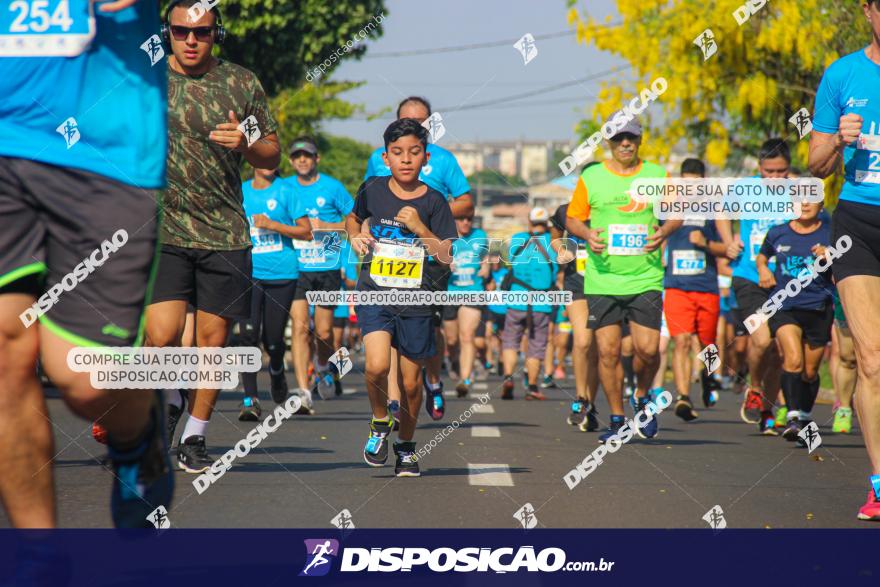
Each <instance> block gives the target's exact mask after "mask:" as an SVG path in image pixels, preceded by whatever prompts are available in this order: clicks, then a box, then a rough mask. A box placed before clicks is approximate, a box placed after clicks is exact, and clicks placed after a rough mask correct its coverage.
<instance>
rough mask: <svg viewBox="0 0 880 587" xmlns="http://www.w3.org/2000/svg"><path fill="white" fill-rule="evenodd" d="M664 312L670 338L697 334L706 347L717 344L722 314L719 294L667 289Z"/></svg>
mask: <svg viewBox="0 0 880 587" xmlns="http://www.w3.org/2000/svg"><path fill="white" fill-rule="evenodd" d="M663 312H664V313H665V314H666V326H667V328H668V329H669V336H670V337H674V336H676V335H679V334H696V335H697V336H699V337H700V344H702V345H704V346H705V345H709V344H712V343H714V342H715V336H716V333H717V332H718V315H719V314H720V313H721V305H720V298H719V296H718V294H714V293H705V292H701V291H683V290H680V289H667V290H666V293H665V295H664V297H663Z"/></svg>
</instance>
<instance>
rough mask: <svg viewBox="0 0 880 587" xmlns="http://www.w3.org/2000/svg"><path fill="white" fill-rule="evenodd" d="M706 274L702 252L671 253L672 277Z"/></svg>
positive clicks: (704, 258) (704, 254) (704, 256)
mask: <svg viewBox="0 0 880 587" xmlns="http://www.w3.org/2000/svg"><path fill="white" fill-rule="evenodd" d="M705 272H706V253H704V252H703V251H672V274H673V275H702V274H703V273H705Z"/></svg>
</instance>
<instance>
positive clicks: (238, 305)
mask: <svg viewBox="0 0 880 587" xmlns="http://www.w3.org/2000/svg"><path fill="white" fill-rule="evenodd" d="M196 5H199V2H198V0H183V1H181V2H177V3H172V4H171V7H170V11H168V12H167V19H166V24H167V31H168V35H167V42H168V43H169V44H170V46H171V51H172V53H173V54H172V55H171V56H170V57H169V59H168V66H169V67H168V78H169V80H168V109H169V111H168V189H167V190H166V191H165V193H164V194H163V196H162V199H161V207H162V228H161V230H160V239H161V247H162V248H161V254H160V258H159V268H158V272H157V275H156V277H155V281H154V285H153V295H152V302H151V305H150V306H149V307H148V308H147V323H146V327H147V341H148V344H149V345H150V346H159V347H163V346H178V345H180V344H181V336H182V332H183V327H184V322H185V317H186V312H187V305H188V304H189V305H192V306H193V307H194V308H195V310H196V316H195V344H196V346H199V347H222V346H225V344H226V340H227V338H228V336H229V330H230V328H231V326H232V323H233V321H235V320H241V319H245V318H247V317H249V315H250V305H251V301H250V290H251V251H250V246H251V239H250V234H249V229H248V222H247V219H246V218H245V214H244V208H243V196H242V192H241V179H240V177H239V168H240V166H241V162H242V159H244V160H245V161H247V162H248V163H250V164H251V165H252V166H254V167H257V168H263V169H272V168H275V167H277V166H278V164H279V161H280V151H279V147H278V138H277V136H276V135H275V128H276V124H275V121H274V120H273V119H272V116H271V115H270V114H269V108H268V105H267V103H266V95H265V93H264V92H263V88H262V86H261V85H260V82H259V80H258V79H257V78H256V76H255V75H254V74H253V73H251V72H250V71H248V70H247V69H244V68H243V67H239V66H238V65H235V64H232V63H229V62H228V61H224V60H221V59H217V58H214V57H213V56H212V55H211V50H212V48H213V46H214V43H215V42H216V41H222V37H223V35H224V34H225V33H224V32H223V30H222V24H221V22H222V21H221V19H220V15H219V12H218V11H217V9H216V8H212V9H211V10H210V11H205V10H204V9H201V10H199V9H200V8H201V6H200V5H199V6H197V7H196V8H195V9H193V10H190V8H192V7H193V6H196ZM193 16H197V17H198V18H197V19H196V20H192V17H193ZM217 395H218V391H217V390H216V389H197V390H195V391H194V392H191V393H190V417H189V419H188V420H187V423H186V427H185V428H184V431H183V434H182V435H181V438H180V443H179V445H178V452H177V459H178V462H179V464H180V467H181V468H182V469H184V470H186V471H188V472H190V473H202V472H204V471H205V470H207V469H208V467H210V465H211V463H212V462H213V460H212V459H210V458H209V457H208V453H207V448H206V447H205V430H206V428H207V424H208V420H209V419H210V417H211V413H212V412H213V409H214V403H215V401H216V399H217ZM169 403H170V404H171V407H170V408H169V436H171V437H172V438H169V443H170V442H172V441H173V434H174V428H175V426H176V423H177V420H178V419H179V417H180V415H181V413H182V404H183V398H182V396H181V395H179V394H178V393H177V392H176V391H174V393H172V394H170V397H169ZM178 404H180V405H178Z"/></svg>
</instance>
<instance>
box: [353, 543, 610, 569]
mask: <svg viewBox="0 0 880 587" xmlns="http://www.w3.org/2000/svg"><path fill="white" fill-rule="evenodd" d="M566 559H567V556H566V553H565V551H564V550H562V549H561V548H552V547H551V548H544V549H542V550H540V551H537V552H536V551H535V547H533V546H520V547H517V548H511V547H501V548H479V547H466V548H459V549H455V548H446V547H444V548H435V549H433V550H431V549H427V548H416V547H388V548H370V549H367V548H352V547H346V548H344V549H343V552H342V563H341V565H340V569H339V570H340V571H342V572H364V571H366V572H379V573H394V572H409V571H412V570H413V567H422V568H427V569H429V570H431V571H433V572H436V573H446V572H449V571H456V572H460V573H468V572H478V573H480V572H482V573H485V572H495V573H516V572H518V571H527V572H533V573H534V572H542V573H553V572H556V571H580V572H609V571H611V569H612V567H613V566H614V562H612V561H606V560H605V559H604V558H600V559H599V562H596V561H567V560H566Z"/></svg>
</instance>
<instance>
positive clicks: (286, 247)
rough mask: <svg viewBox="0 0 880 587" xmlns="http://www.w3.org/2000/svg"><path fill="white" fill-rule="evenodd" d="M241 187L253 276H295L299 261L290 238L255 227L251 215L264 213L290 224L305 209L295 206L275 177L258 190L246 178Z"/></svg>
mask: <svg viewBox="0 0 880 587" xmlns="http://www.w3.org/2000/svg"><path fill="white" fill-rule="evenodd" d="M241 191H242V193H243V194H244V213H245V215H246V216H247V219H248V223H249V224H250V233H251V244H252V245H253V248H252V249H251V259H252V264H253V276H254V279H296V278H297V277H299V265H298V263H297V260H296V252H295V251H294V248H293V244H292V239H291V238H290V237H286V236H284V235H283V234H280V233H277V232H274V231H271V230H267V229H265V228H255V227H254V218H253V217H254V216H255V215H256V214H265V215H266V216H268V217H269V219H270V220H274V221H276V222H280V223H281V224H287V225H288V226H293V225H295V224H296V220H297V219H298V218H302V217H303V216H305V215H306V214H305V211H304V210H302V209H300V208H299V207H298V206H297V202H296V200H294V199H293V198H292V197H291V195H290V190H289V189H288V188H287V186H286V185H284V182H282V181H281V180H278V179H276V180H275V181H273V182H272V184H271V185H270V186H269V187H267V188H265V189H262V190H256V189H254V187H253V182H252V181H250V180H249V181H246V182H244V183H243V184H241Z"/></svg>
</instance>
